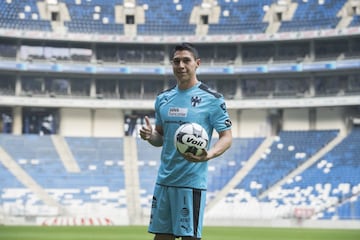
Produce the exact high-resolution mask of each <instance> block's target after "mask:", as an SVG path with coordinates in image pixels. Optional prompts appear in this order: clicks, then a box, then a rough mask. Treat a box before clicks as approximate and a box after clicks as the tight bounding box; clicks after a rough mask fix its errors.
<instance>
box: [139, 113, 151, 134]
mask: <svg viewBox="0 0 360 240" xmlns="http://www.w3.org/2000/svg"><path fill="white" fill-rule="evenodd" d="M152 132H153V128H152V126H151V123H150V119H149V117H148V116H145V125H143V126H142V127H141V129H140V137H141V138H142V139H144V140H149V139H150V138H151V135H152Z"/></svg>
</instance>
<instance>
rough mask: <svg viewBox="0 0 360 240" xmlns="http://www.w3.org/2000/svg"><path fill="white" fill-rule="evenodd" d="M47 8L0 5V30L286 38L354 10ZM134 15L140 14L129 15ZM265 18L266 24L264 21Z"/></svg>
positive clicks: (159, 4) (295, 1)
mask: <svg viewBox="0 0 360 240" xmlns="http://www.w3.org/2000/svg"><path fill="white" fill-rule="evenodd" d="M49 2H51V1H49ZM53 2H55V4H54V3H47V1H36V0H31V1H26V2H25V1H17V0H14V1H11V0H8V1H1V3H0V8H1V17H0V27H1V28H8V29H18V30H32V31H56V27H55V24H53V23H54V22H60V23H61V26H62V27H65V28H66V29H67V31H68V32H74V33H87V34H114V35H124V34H125V28H126V25H133V26H135V28H136V32H137V35H140V36H141V35H160V36H161V35H195V34H196V33H197V27H198V26H197V25H198V24H199V23H201V24H202V25H206V26H208V30H207V34H208V35H221V34H249V33H264V32H266V31H267V29H268V28H269V27H271V24H272V23H273V21H274V20H273V19H276V21H277V22H278V23H279V24H280V27H278V29H279V32H292V31H307V30H319V29H336V28H337V27H338V24H339V22H340V20H341V19H342V18H345V17H346V16H342V15H339V12H340V11H341V10H342V9H343V8H346V7H348V8H349V9H350V10H351V11H352V6H354V5H351V3H352V2H354V1H347V0H341V1H339V0H326V1H318V0H316V1H315V0H312V1H303V0H292V1H290V0H288V1H286V0H282V1H276V0H266V1H260V0H253V1H243V0H241V1H230V0H220V1H215V2H214V1H207V2H204V1H202V0H196V1H168V3H167V4H164V2H163V1H160V0H157V1H150V0H137V1H128V2H126V1H123V0H111V1H95V0H92V1H81V0H77V1H76V0H59V1H53ZM346 4H348V5H346ZM355 4H356V2H355ZM54 5H56V7H54ZM355 6H357V5H355ZM58 9H61V11H59V10H58ZM124 9H125V10H124ZM209 9H210V10H209ZM284 9H286V10H284ZM354 9H355V8H354ZM47 11H48V12H47ZM351 11H350V13H349V15H348V17H350V18H351V19H350V20H349V21H348V24H347V25H346V26H345V27H347V26H352V27H354V26H359V23H358V22H359V21H358V15H357V12H356V9H355V13H352V12H351ZM135 12H138V13H139V12H142V14H140V15H135V14H134V13H135ZM269 12H271V15H272V17H271V18H267V17H266V14H268V13H269ZM309 12H311V13H310V14H309ZM289 15H290V16H291V17H289ZM120 16H121V17H120ZM194 16H198V18H199V19H195V17H194ZM264 19H267V20H264ZM269 19H272V20H269Z"/></svg>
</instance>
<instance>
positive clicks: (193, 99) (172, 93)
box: [140, 43, 232, 240]
mask: <svg viewBox="0 0 360 240" xmlns="http://www.w3.org/2000/svg"><path fill="white" fill-rule="evenodd" d="M171 58H172V59H171V63H172V68H173V73H174V76H175V78H176V81H177V84H176V85H175V86H174V87H173V88H171V89H168V90H166V91H164V92H162V93H160V94H159V95H158V96H157V98H156V101H155V128H154V129H153V128H152V126H151V124H150V121H149V118H148V117H147V116H146V117H145V124H144V125H143V126H142V128H141V129H140V137H141V138H142V139H144V140H147V141H148V142H149V143H150V144H152V145H153V146H157V147H160V146H162V152H161V164H160V167H159V171H158V176H157V180H156V185H155V189H154V195H153V200H152V209H151V217H150V224H149V228H148V231H149V232H150V233H154V234H155V238H154V239H155V240H173V239H175V238H178V237H181V238H182V239H183V240H190V239H201V232H202V225H203V216H204V208H205V202H206V201H205V200H206V188H207V167H208V164H207V161H209V160H211V159H213V158H216V157H218V156H220V155H221V154H222V153H224V152H225V151H226V150H227V149H228V148H229V147H230V146H231V143H232V133H231V121H230V119H229V115H228V112H227V110H226V105H225V102H224V98H223V96H222V95H221V94H219V93H217V92H215V91H213V90H211V89H210V88H209V87H208V86H207V85H205V84H204V83H202V82H201V81H199V80H198V79H197V75H196V70H197V68H198V67H199V66H200V58H199V55H198V52H197V50H196V48H195V47H194V46H193V45H192V44H190V43H182V44H179V45H177V46H175V47H174V49H173V51H172V54H171ZM189 122H194V123H198V124H200V125H201V126H203V127H204V129H206V131H207V133H208V135H209V139H210V140H211V136H212V133H213V130H214V129H215V130H216V131H217V133H218V135H219V138H218V140H217V142H216V143H215V144H214V145H212V147H208V149H207V150H204V151H203V154H202V155H200V156H195V155H193V154H192V153H185V154H184V155H182V154H180V153H179V152H178V151H177V150H176V147H175V145H174V134H175V131H176V130H177V128H178V127H179V126H180V125H181V124H183V123H189ZM209 143H210V141H209ZM209 146H211V145H210V144H209Z"/></svg>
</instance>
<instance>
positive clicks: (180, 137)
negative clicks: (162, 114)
mask: <svg viewBox="0 0 360 240" xmlns="http://www.w3.org/2000/svg"><path fill="white" fill-rule="evenodd" d="M174 143H175V147H176V149H177V150H178V152H179V153H181V154H184V153H187V152H190V153H192V154H194V155H197V156H199V155H201V154H202V150H203V149H205V148H206V147H207V146H208V144H209V136H208V134H207V132H206V130H205V129H204V128H203V127H202V126H201V125H199V124H197V123H185V124H183V125H181V126H180V127H179V128H178V129H177V130H176V132H175V136H174Z"/></svg>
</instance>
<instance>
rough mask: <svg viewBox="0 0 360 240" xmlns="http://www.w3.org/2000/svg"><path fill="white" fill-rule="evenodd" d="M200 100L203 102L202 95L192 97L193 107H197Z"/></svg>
mask: <svg viewBox="0 0 360 240" xmlns="http://www.w3.org/2000/svg"><path fill="white" fill-rule="evenodd" d="M200 102H201V97H199V96H193V97H191V105H192V106H193V107H196V105H198V104H199V103H200Z"/></svg>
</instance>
